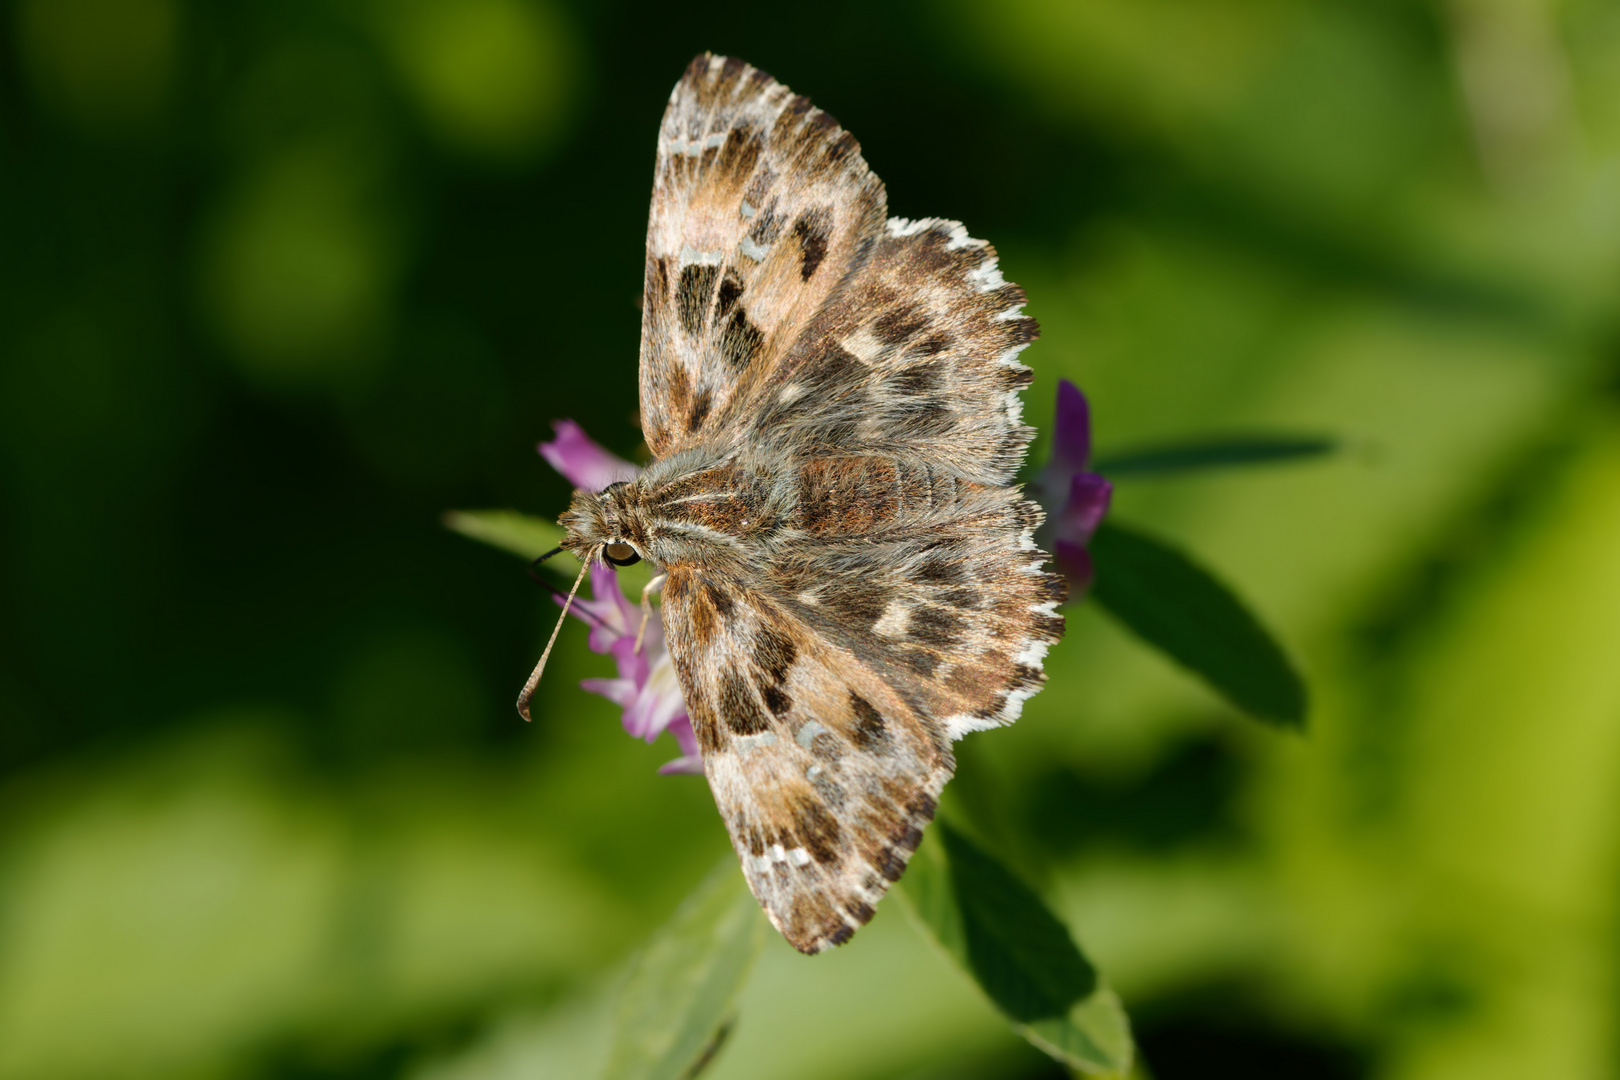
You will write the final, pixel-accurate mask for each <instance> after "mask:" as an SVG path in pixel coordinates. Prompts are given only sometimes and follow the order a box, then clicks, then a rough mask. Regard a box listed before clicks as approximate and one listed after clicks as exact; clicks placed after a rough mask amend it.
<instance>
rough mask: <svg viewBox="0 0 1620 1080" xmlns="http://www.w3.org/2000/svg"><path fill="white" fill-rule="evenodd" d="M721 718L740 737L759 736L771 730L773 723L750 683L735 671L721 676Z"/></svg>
mask: <svg viewBox="0 0 1620 1080" xmlns="http://www.w3.org/2000/svg"><path fill="white" fill-rule="evenodd" d="M718 705H719V709H720V716H721V718H722V719H723V720H724V721H725V724H726V727H728V728H730V729H731V730H732V731H734V732H736V733H737V734H738V735H759V734H761V733H763V732H766V731H769V730H771V722H770V720H769V718H767V717H766V715H765V712H764V710H763V709H761V708H760V707H759V700H758V699H757V698H755V697H754V691H753V689H752V688H751V687H750V686H749V685H748V681H747V680H746V679H744V678H743V677H742V676H741V675H739V674H737V673H736V672H735V671H727V672H726V673H725V674H723V675H721V676H720V701H719V703H718Z"/></svg>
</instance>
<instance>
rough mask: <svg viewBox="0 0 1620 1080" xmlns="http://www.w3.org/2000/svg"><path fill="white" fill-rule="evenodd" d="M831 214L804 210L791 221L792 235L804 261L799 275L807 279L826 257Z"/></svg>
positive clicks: (830, 230) (830, 232)
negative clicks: (802, 253)
mask: <svg viewBox="0 0 1620 1080" xmlns="http://www.w3.org/2000/svg"><path fill="white" fill-rule="evenodd" d="M830 218H831V215H830V214H829V213H828V212H827V211H826V210H820V209H818V210H806V211H805V212H804V213H802V214H800V215H799V217H798V220H797V221H795V222H794V223H793V235H794V237H795V238H796V239H797V240H798V241H799V247H800V249H801V250H802V251H803V252H804V262H803V264H802V265H801V266H800V268H799V276H800V278H802V279H803V280H805V281H809V280H810V278H811V276H812V275H813V274H814V273H815V272H816V268H817V267H819V266H820V265H821V262H822V260H823V259H825V258H826V257H827V240H828V237H829V236H831V234H832V229H831V224H830Z"/></svg>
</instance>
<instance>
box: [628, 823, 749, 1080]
mask: <svg viewBox="0 0 1620 1080" xmlns="http://www.w3.org/2000/svg"><path fill="white" fill-rule="evenodd" d="M769 931H770V924H769V923H767V922H766V921H765V916H764V914H763V913H762V912H761V911H760V909H759V904H758V903H756V902H755V900H754V897H753V894H751V893H750V892H749V891H748V887H747V885H746V884H745V883H744V881H743V876H742V874H741V873H740V872H739V871H738V869H737V861H736V859H735V858H732V857H731V856H729V855H728V856H727V857H726V858H725V860H724V861H722V862H721V864H720V865H719V866H718V867H716V868H715V870H714V872H713V873H712V874H710V875H709V877H708V880H706V881H705V882H704V883H703V884H702V885H701V886H699V888H698V890H697V891H696V892H695V893H693V894H692V896H691V897H689V898H688V899H687V901H686V902H685V903H684V904H682V905H681V908H680V910H679V911H677V912H676V913H675V917H674V918H673V919H672V920H670V922H669V924H668V925H667V926H665V927H664V928H663V929H661V930H659V931H658V933H657V934H655V935H654V936H653V939H652V940H651V941H650V942H648V943H647V945H646V947H645V948H643V949H642V951H641V953H640V954H639V955H638V956H637V957H636V959H635V960H634V961H633V962H632V963H631V965H630V973H629V975H628V976H627V977H626V979H625V982H624V986H623V988H622V989H621V990H620V991H619V1007H618V1011H617V1013H616V1014H615V1016H614V1023H613V1036H612V1050H611V1054H610V1056H609V1058H608V1064H607V1071H606V1072H604V1073H603V1075H602V1080H687V1078H690V1077H693V1076H696V1075H697V1074H698V1073H699V1072H700V1071H701V1070H702V1069H703V1067H704V1066H706V1065H707V1064H708V1062H709V1061H711V1060H712V1059H713V1057H714V1055H715V1053H716V1052H718V1050H719V1049H720V1045H721V1043H722V1042H723V1041H724V1040H725V1037H726V1034H727V1033H728V1032H729V1031H730V1028H731V1025H732V1023H733V1022H734V1020H735V1009H736V1005H737V997H738V995H739V994H741V993H742V988H743V984H744V982H746V981H747V978H748V973H749V971H750V970H751V969H752V968H753V966H754V958H755V957H756V956H757V955H759V949H760V946H761V945H762V944H764V941H765V935H766V934H767V933H768V932H769Z"/></svg>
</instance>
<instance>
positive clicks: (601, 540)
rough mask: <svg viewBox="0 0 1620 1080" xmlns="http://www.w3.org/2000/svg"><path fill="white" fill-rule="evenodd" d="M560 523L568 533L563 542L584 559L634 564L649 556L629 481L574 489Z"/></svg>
mask: <svg viewBox="0 0 1620 1080" xmlns="http://www.w3.org/2000/svg"><path fill="white" fill-rule="evenodd" d="M558 524H560V525H561V526H562V527H563V529H564V531H565V533H566V536H565V537H564V538H563V543H562V546H563V547H564V548H565V549H566V550H567V551H569V552H570V553H571V554H573V555H575V556H577V557H578V558H579V560H580V561H581V562H587V563H588V562H590V561H592V560H593V559H601V560H603V561H604V562H607V563H608V564H610V565H612V566H632V565H634V564H636V563H638V562H640V561H641V560H642V559H643V558H645V557H646V554H647V548H646V541H647V532H646V528H645V527H644V525H643V522H642V515H641V514H640V513H638V512H637V505H636V499H635V491H634V489H633V487H632V485H631V483H630V482H629V481H625V480H621V481H619V482H618V483H616V484H609V485H608V486H607V487H605V488H603V489H602V490H601V491H598V492H595V493H592V492H589V491H576V492H574V501H573V503H572V504H571V505H570V506H569V508H568V512H567V513H566V514H564V515H563V516H562V517H561V518H560V519H559V521H558Z"/></svg>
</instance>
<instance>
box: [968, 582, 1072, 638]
mask: <svg viewBox="0 0 1620 1080" xmlns="http://www.w3.org/2000/svg"><path fill="white" fill-rule="evenodd" d="M938 599H939V602H940V603H942V604H949V605H951V606H952V607H958V608H961V609H962V610H963V611H972V610H973V609H974V608H976V607H978V606H979V592H978V590H977V589H949V590H947V591H945V592H943V593H941V594H940V595H939V598H938ZM1061 622H1062V620H1061V619H1059V623H1061ZM1058 632H1059V633H1060V634H1061V633H1062V632H1063V628H1062V626H1061V625H1060V626H1059V627H1058Z"/></svg>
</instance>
